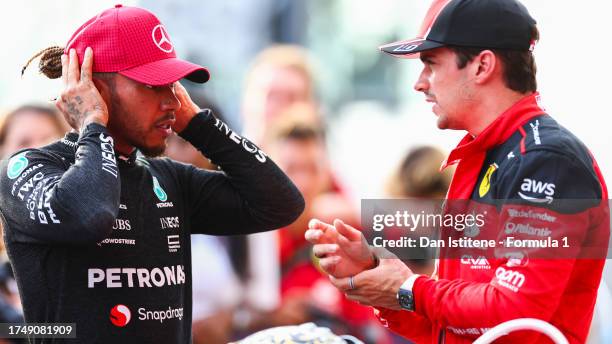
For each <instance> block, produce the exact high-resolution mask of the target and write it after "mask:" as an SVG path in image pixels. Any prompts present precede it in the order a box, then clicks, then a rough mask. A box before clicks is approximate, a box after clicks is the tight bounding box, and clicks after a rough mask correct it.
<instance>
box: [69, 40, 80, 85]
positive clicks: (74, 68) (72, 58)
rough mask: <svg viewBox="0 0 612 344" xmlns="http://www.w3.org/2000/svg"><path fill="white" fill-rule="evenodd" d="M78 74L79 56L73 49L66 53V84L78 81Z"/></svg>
mask: <svg viewBox="0 0 612 344" xmlns="http://www.w3.org/2000/svg"><path fill="white" fill-rule="evenodd" d="M79 74H80V73H79V56H78V55H77V53H76V50H74V48H73V49H70V51H69V52H68V74H67V80H68V84H76V83H77V82H78V81H79V79H80V76H79Z"/></svg>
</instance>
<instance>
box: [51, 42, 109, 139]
mask: <svg viewBox="0 0 612 344" xmlns="http://www.w3.org/2000/svg"><path fill="white" fill-rule="evenodd" d="M92 70H93V50H92V49H91V48H87V49H86V50H85V56H84V57H83V64H82V65H81V67H80V68H79V57H78V56H77V53H76V51H75V50H74V49H70V51H69V54H68V55H62V81H63V83H64V90H63V91H62V93H61V95H60V97H59V98H58V100H57V101H56V102H55V105H56V106H57V108H58V109H59V110H60V111H61V112H62V113H63V114H64V118H66V121H67V122H68V124H70V126H71V127H73V128H74V129H76V130H80V129H81V128H82V127H84V126H86V125H87V124H89V123H93V122H95V123H99V124H102V125H106V124H107V123H108V108H107V107H106V103H105V102H104V99H103V98H102V96H101V95H100V92H99V91H98V89H97V88H96V85H95V84H94V82H93V78H92V75H93V72H92Z"/></svg>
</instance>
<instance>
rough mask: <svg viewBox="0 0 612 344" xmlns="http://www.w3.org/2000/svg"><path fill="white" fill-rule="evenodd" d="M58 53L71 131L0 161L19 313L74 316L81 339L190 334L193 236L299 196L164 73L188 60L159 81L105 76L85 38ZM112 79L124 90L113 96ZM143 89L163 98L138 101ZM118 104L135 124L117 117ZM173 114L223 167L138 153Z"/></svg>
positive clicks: (274, 224) (267, 218) (251, 225)
mask: <svg viewBox="0 0 612 344" xmlns="http://www.w3.org/2000/svg"><path fill="white" fill-rule="evenodd" d="M124 9H125V8H124ZM128 9H129V10H133V9H134V8H128ZM137 10H140V11H144V10H141V9H137ZM108 11H111V14H112V15H117V14H116V13H115V12H119V11H123V9H121V8H116V9H111V10H108ZM108 11H107V12H108ZM112 11H115V12H112ZM104 13H106V12H104ZM104 13H103V14H102V16H104ZM113 13H114V14H113ZM139 13H140V12H138V11H137V12H136V14H139ZM147 13H148V12H147ZM147 13H145V14H144V15H148V14H147ZM119 15H121V12H119ZM92 19H93V18H92ZM88 29H89V30H91V26H90V27H89V28H88ZM154 31H155V29H154ZM82 36H85V35H82ZM145 38H146V37H145ZM88 43H91V42H88ZM87 46H90V45H87ZM94 49H96V48H94ZM141 49H142V48H141ZM144 49H146V47H145V48H144ZM65 52H66V53H67V54H68V55H66V54H63V53H62V67H63V68H62V77H63V79H64V83H65V85H66V88H65V90H64V92H63V93H62V95H61V97H60V100H58V102H57V105H58V107H59V108H60V109H61V110H62V112H63V113H64V115H65V116H66V118H67V120H68V121H69V123H71V125H72V126H73V127H74V128H75V129H77V130H80V133H77V132H71V133H68V134H67V135H66V137H64V138H63V139H62V140H60V141H58V142H55V143H53V144H50V145H48V146H46V147H43V148H41V149H29V150H23V151H20V152H17V153H16V154H15V155H13V156H12V157H11V158H10V160H8V161H3V164H2V169H1V172H0V173H1V177H0V178H1V179H0V180H1V190H0V210H1V214H2V224H3V227H4V233H5V234H4V236H5V238H4V239H5V242H6V245H7V248H8V254H9V257H10V260H11V263H12V264H13V267H14V270H15V276H16V279H17V282H18V285H19V290H20V293H21V297H22V303H23V307H24V313H25V318H26V321H27V322H29V323H76V338H77V339H76V342H79V343H188V342H190V340H191V306H192V300H191V297H192V296H191V276H190V274H191V252H190V235H191V234H192V233H204V234H213V235H234V234H249V233H254V232H260V231H265V230H271V229H274V228H279V227H283V226H285V225H287V224H289V223H291V222H292V221H293V220H294V219H295V218H297V217H298V216H299V214H300V213H301V211H302V210H303V207H304V201H303V199H302V197H301V195H300V193H299V191H298V190H297V189H296V188H295V186H294V185H293V183H292V182H291V181H290V180H289V179H288V178H287V177H286V176H285V175H284V174H283V173H282V172H281V170H280V169H279V168H278V167H277V166H276V165H275V164H274V162H272V161H271V160H270V159H269V158H268V157H267V156H266V155H265V154H264V153H263V152H262V151H260V150H259V148H258V147H256V146H255V145H254V144H252V143H251V142H250V141H248V140H247V139H245V138H242V137H240V136H239V135H237V134H236V133H235V132H234V131H232V130H231V129H229V127H228V126H227V125H226V124H225V123H223V122H221V121H219V120H218V119H216V118H215V117H214V115H213V114H212V113H211V112H210V111H208V110H204V111H201V110H199V109H198V108H197V106H196V105H195V104H194V103H193V102H192V101H191V99H190V98H189V96H188V94H187V92H186V91H185V89H184V88H183V87H182V86H181V85H180V84H178V83H175V81H176V80H178V79H180V78H182V77H183V76H187V77H189V76H190V75H191V76H192V77H193V78H194V79H196V81H201V80H202V79H200V80H197V79H198V78H197V76H193V74H188V73H192V72H193V69H183V70H182V71H183V75H181V74H180V73H177V74H174V75H172V76H169V77H168V78H169V79H166V80H161V81H157V85H155V84H153V85H150V86H145V85H144V84H143V83H141V82H137V81H135V80H132V79H130V78H129V77H126V76H125V75H122V74H123V73H122V72H121V71H118V73H114V74H115V75H112V76H108V75H106V76H101V77H104V78H111V77H112V78H113V81H112V82H106V83H105V82H103V81H101V80H96V73H95V72H96V68H101V67H100V66H101V65H103V64H99V65H94V64H93V51H92V49H89V48H87V49H85V47H82V49H80V50H79V47H78V46H77V47H76V48H75V47H74V45H72V46H70V44H69V45H68V46H67V47H66V51H65ZM96 56H98V55H97V54H96ZM81 57H82V58H81ZM79 58H81V60H82V61H83V62H82V67H80V69H79ZM96 58H97V57H96ZM101 63H104V61H101ZM179 67H180V66H179ZM179 69H180V68H179ZM200 70H202V68H201V67H200ZM92 72H93V73H92ZM207 73H208V72H207V71H206V74H207ZM204 79H206V80H207V79H208V75H205V78H204ZM204 81H205V80H204ZM109 88H115V91H118V90H120V91H121V92H124V94H129V97H127V98H126V97H123V96H122V95H119V96H118V97H123V98H121V99H120V102H118V101H116V99H113V97H115V96H117V95H112V92H113V90H112V89H109ZM98 91H99V93H98ZM109 99H111V101H109ZM143 99H147V100H151V101H153V102H158V103H159V108H160V109H162V110H163V111H159V113H156V114H155V115H154V116H153V115H147V114H143V111H142V109H141V108H142V107H144V106H146V105H143V104H146V103H145V102H142V100H143ZM102 100H103V102H102ZM118 104H121V105H124V107H122V108H118ZM134 104H136V105H137V107H133V105H134ZM156 104H157V103H156ZM107 108H108V109H109V110H107ZM128 108H129V109H128ZM156 108H157V107H156ZM130 109H136V110H134V111H133V112H130V113H127V111H128V110H130ZM139 109H140V110H139ZM119 116H123V117H119ZM129 116H132V118H137V119H138V124H134V128H136V127H138V128H140V129H141V131H140V132H138V133H136V132H135V131H130V130H131V129H130V128H127V127H126V125H127V124H129V123H128V121H129V120H128V118H129ZM147 116H148V117H147ZM117 123H119V125H118V124H117ZM131 123H136V122H131ZM148 123H150V124H151V125H150V126H148ZM170 125H171V126H172V129H173V130H174V131H176V132H178V133H179V134H180V135H181V136H182V137H183V138H184V139H185V140H187V141H189V142H190V143H191V144H192V145H194V146H195V147H196V148H198V149H199V150H200V151H201V152H202V153H203V154H204V155H205V156H206V157H208V158H209V159H211V160H212V161H213V162H214V163H215V164H216V165H218V166H220V167H221V168H222V169H223V171H224V172H215V171H205V170H200V169H197V168H195V167H193V166H190V165H185V164H181V163H178V162H175V161H172V160H170V159H167V158H151V157H144V156H142V155H140V154H138V153H137V150H136V149H135V148H134V147H137V148H139V149H140V150H141V151H143V152H157V153H159V151H160V148H163V147H165V138H166V137H167V134H169V132H170V130H171V129H170ZM143 128H145V129H146V130H145V129H143ZM134 130H136V129H134ZM138 135H140V136H138ZM126 142H127V143H131V142H136V143H137V144H133V145H131V144H126ZM152 142H155V143H156V144H153V143H152ZM126 147H127V148H128V149H126ZM161 150H162V151H163V149H161ZM151 155H155V154H151ZM115 157H117V159H116V158H115ZM35 341H36V342H39V341H40V342H55V341H63V339H51V338H47V339H36V340H35Z"/></svg>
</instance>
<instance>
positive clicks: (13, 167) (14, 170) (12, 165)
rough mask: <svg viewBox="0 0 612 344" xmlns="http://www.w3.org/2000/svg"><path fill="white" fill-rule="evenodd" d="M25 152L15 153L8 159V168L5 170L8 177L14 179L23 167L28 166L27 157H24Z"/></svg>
mask: <svg viewBox="0 0 612 344" xmlns="http://www.w3.org/2000/svg"><path fill="white" fill-rule="evenodd" d="M26 153H27V152H23V153H20V154H17V155H15V156H14V157H12V158H11V160H9V163H8V169H7V172H6V174H7V175H8V177H9V179H15V178H17V177H19V175H20V174H21V172H23V170H25V168H26V167H27V166H28V158H26V156H25V155H26Z"/></svg>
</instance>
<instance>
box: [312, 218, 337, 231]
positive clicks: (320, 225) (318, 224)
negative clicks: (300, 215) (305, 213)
mask: <svg viewBox="0 0 612 344" xmlns="http://www.w3.org/2000/svg"><path fill="white" fill-rule="evenodd" d="M308 228H310V229H319V230H322V231H326V230H330V229H334V226H332V225H330V224H329V223H325V222H323V221H321V220H318V219H311V220H310V221H309V222H308Z"/></svg>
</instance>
